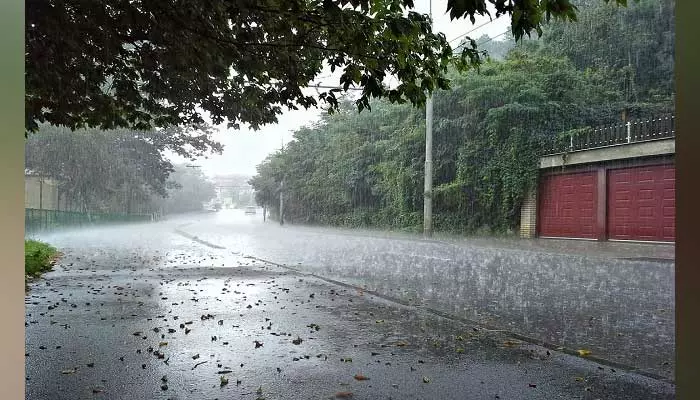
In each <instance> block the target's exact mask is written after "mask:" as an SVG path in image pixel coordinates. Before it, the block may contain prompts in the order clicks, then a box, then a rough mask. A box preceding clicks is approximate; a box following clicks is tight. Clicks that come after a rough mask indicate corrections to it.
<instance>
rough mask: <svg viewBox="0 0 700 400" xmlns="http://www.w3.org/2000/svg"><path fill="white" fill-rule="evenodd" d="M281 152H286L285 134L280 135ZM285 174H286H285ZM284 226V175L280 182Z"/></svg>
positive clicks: (281, 223) (281, 214)
mask: <svg viewBox="0 0 700 400" xmlns="http://www.w3.org/2000/svg"><path fill="white" fill-rule="evenodd" d="M280 144H281V148H280V152H283V151H284V132H282V133H281V134H280ZM283 174H284V172H283ZM282 225H284V175H283V176H282V182H280V226H282Z"/></svg>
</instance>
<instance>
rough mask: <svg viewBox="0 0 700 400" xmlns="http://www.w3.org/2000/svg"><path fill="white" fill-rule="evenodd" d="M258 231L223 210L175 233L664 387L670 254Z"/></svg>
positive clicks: (669, 373) (671, 336)
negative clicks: (570, 352) (651, 378)
mask: <svg viewBox="0 0 700 400" xmlns="http://www.w3.org/2000/svg"><path fill="white" fill-rule="evenodd" d="M261 219H262V217H261V216H260V215H257V216H245V215H243V214H242V213H241V212H240V211H237V210H225V211H222V212H220V213H217V214H212V215H205V216H198V217H191V218H189V219H183V220H182V221H178V222H177V224H178V225H179V226H180V229H181V230H183V231H185V232H187V233H189V234H192V235H195V236H197V237H198V238H200V239H203V240H205V241H208V242H210V243H212V244H215V245H218V246H222V247H226V248H228V249H233V250H235V251H238V252H240V253H241V254H245V255H250V256H254V257H258V258H260V259H263V260H269V261H273V262H277V263H280V264H286V265H289V266H293V267H296V268H298V269H299V270H302V271H305V272H310V273H315V274H318V275H321V276H324V277H328V278H332V279H336V280H339V281H342V282H346V283H349V284H353V285H358V286H363V287H365V288H366V289H368V290H371V291H375V292H377V293H379V294H382V295H385V296H390V297H391V298H394V299H396V300H399V301H401V302H403V303H407V304H412V305H416V306H422V307H427V308H431V309H434V310H437V311H440V312H443V313H447V314H449V315H452V316H455V317H458V318H464V319H467V320H470V321H475V322H479V323H482V324H486V325H491V326H494V327H498V328H501V329H508V330H511V331H513V332H517V333H519V334H522V335H525V336H527V337H529V338H531V339H533V340H536V341H542V342H546V343H551V344H554V345H557V346H563V347H566V348H567V349H581V348H585V349H590V350H592V351H593V353H594V354H595V355H596V356H598V357H601V358H603V359H607V360H610V361H612V362H617V363H622V364H625V365H628V366H631V367H634V368H638V369H639V370H640V371H643V372H646V373H650V374H653V375H658V376H662V377H666V378H669V379H672V377H673V374H674V358H675V355H674V351H675V323H674V312H675V311H674V263H673V261H672V259H671V260H670V262H669V261H668V260H667V258H669V257H672V256H673V247H672V246H664V245H661V246H659V245H657V246H649V245H633V244H620V243H591V242H580V241H503V240H501V241H497V240H493V241H488V240H483V239H473V240H468V241H461V242H455V241H421V240H412V239H411V238H410V237H408V236H406V235H384V237H382V236H377V235H369V234H362V233H358V234H354V233H351V232H348V231H342V230H332V229H324V228H305V227H295V226H289V225H287V226H284V227H280V226H279V225H277V224H275V223H270V222H268V223H262V221H261ZM172 223H176V222H174V221H173V222H172Z"/></svg>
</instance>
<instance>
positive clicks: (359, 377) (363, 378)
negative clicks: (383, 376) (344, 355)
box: [355, 374, 369, 381]
mask: <svg viewBox="0 0 700 400" xmlns="http://www.w3.org/2000/svg"><path fill="white" fill-rule="evenodd" d="M355 380H356V381H368V380H369V378H368V377H366V376H364V375H361V374H357V375H355Z"/></svg>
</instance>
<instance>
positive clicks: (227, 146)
mask: <svg viewBox="0 0 700 400" xmlns="http://www.w3.org/2000/svg"><path fill="white" fill-rule="evenodd" d="M431 2H432V10H433V21H434V23H433V26H434V28H433V30H434V31H435V32H443V33H444V34H445V37H446V38H447V40H448V41H452V40H453V39H457V40H455V41H454V42H451V43H450V44H451V45H452V46H453V47H455V46H456V45H457V44H458V43H459V39H458V38H459V37H460V36H461V35H463V34H464V33H466V32H468V31H471V30H472V29H474V28H477V27H478V28H477V29H474V30H473V31H472V32H470V33H469V36H470V37H471V38H472V39H477V38H479V37H480V36H482V35H484V34H487V35H489V36H490V37H494V36H498V35H501V34H502V33H503V32H505V31H507V30H508V29H509V22H510V21H509V19H508V18H507V17H501V18H499V19H494V20H493V21H492V22H489V18H488V17H477V18H476V22H475V23H474V24H473V25H472V23H471V21H469V20H468V19H462V20H458V21H450V17H449V15H448V14H447V13H446V12H445V11H446V10H447V0H416V1H415V5H416V7H415V9H414V11H417V12H421V13H428V12H429V11H430V3H431ZM480 25H483V26H481V27H479V26H480ZM339 76H340V72H339V71H336V73H335V74H331V73H330V72H329V71H327V72H322V73H321V74H320V75H319V77H318V78H317V80H316V81H315V82H316V83H320V84H322V85H332V86H335V85H338V83H339V79H338V77H339ZM389 83H391V82H389ZM307 91H311V93H312V92H313V89H307ZM322 112H324V111H322V110H318V109H309V110H304V109H300V110H295V111H287V112H285V113H284V114H282V115H280V116H279V118H278V123H277V124H274V125H267V126H264V127H262V128H261V129H259V130H258V131H253V130H249V129H246V128H245V127H241V129H240V130H234V129H228V128H227V127H226V125H225V124H223V125H221V126H218V131H217V133H216V134H215V135H214V139H215V140H217V141H218V142H220V143H221V144H223V145H224V151H223V153H222V154H221V155H218V154H217V155H210V156H208V157H207V158H201V159H198V160H196V161H195V162H187V163H188V164H194V165H198V166H200V167H201V168H202V171H203V172H204V173H205V174H206V175H208V176H210V177H213V176H216V175H229V174H241V175H249V176H253V175H255V172H256V171H255V167H256V166H257V165H258V164H260V163H261V162H262V161H263V160H264V159H265V157H267V156H268V155H269V154H270V153H273V152H275V151H277V150H279V149H280V148H281V147H282V143H287V142H289V141H290V140H292V133H293V132H294V131H295V130H297V129H299V128H301V127H302V126H305V125H310V124H311V123H313V122H314V121H316V120H318V118H319V115H320V114H321V113H322ZM166 156H167V157H168V158H169V159H171V160H172V161H173V162H175V163H185V162H186V161H185V160H184V159H181V158H179V157H177V156H175V155H174V154H166Z"/></svg>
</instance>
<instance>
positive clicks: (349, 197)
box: [25, 0, 676, 400]
mask: <svg viewBox="0 0 700 400" xmlns="http://www.w3.org/2000/svg"><path fill="white" fill-rule="evenodd" d="M574 3H575V4H576V5H577V6H578V8H579V9H578V11H577V12H578V18H577V21H575V22H572V21H568V22H567V21H562V20H558V19H553V20H552V21H551V22H549V23H547V24H545V25H543V33H542V35H541V36H540V37H538V35H537V33H536V32H533V34H532V35H531V36H530V37H528V36H527V35H525V36H524V37H523V38H521V39H519V40H515V37H514V34H513V31H512V30H511V20H510V18H509V16H508V15H504V16H498V17H497V18H496V15H493V18H489V17H487V16H481V17H479V18H477V19H476V21H475V22H473V23H472V22H469V21H468V20H466V23H465V21H461V23H457V22H456V21H451V20H450V16H449V15H448V14H445V13H444V10H445V9H446V6H447V1H435V2H429V1H427V0H426V1H418V2H416V9H417V11H419V12H420V13H426V14H427V13H429V12H432V13H434V15H433V25H432V26H433V28H432V29H433V31H434V32H442V34H444V35H445V38H446V41H447V42H448V43H449V44H450V45H451V46H452V48H453V49H455V52H458V51H460V50H464V49H466V51H467V52H468V51H469V50H468V49H469V48H470V46H471V45H472V39H473V43H474V44H476V46H477V48H478V50H479V51H483V52H484V53H483V54H481V56H480V57H481V61H480V65H479V66H478V68H476V67H471V68H467V69H464V70H460V69H459V68H456V67H450V68H449V69H448V70H447V72H446V74H445V76H446V78H448V79H449V80H450V88H449V89H439V90H435V91H434V92H433V93H432V96H430V98H429V99H428V100H427V101H428V104H429V106H428V107H426V106H424V105H417V106H414V105H412V104H411V103H410V102H404V103H398V102H392V101H390V99H389V98H371V99H370V101H369V103H368V104H369V107H364V106H363V107H364V108H365V109H364V110H361V111H360V112H358V109H357V108H358V104H360V100H359V99H361V96H362V93H363V92H362V91H361V90H358V88H356V87H352V86H351V87H350V88H349V89H345V90H341V89H342V88H343V85H342V84H341V85H340V86H338V82H339V80H340V79H342V78H341V74H340V72H341V71H332V70H331V68H330V67H329V66H328V65H324V66H322V67H319V68H318V71H317V72H318V73H317V74H316V78H315V80H314V81H313V82H311V83H309V84H305V85H303V93H304V94H305V95H308V96H317V97H319V96H321V93H322V92H323V91H324V90H328V89H338V90H339V94H338V109H337V110H335V112H328V111H327V109H324V107H323V106H320V105H319V107H310V108H308V109H306V108H304V107H299V109H297V110H293V109H289V110H287V109H285V110H284V111H283V112H282V113H281V114H280V115H279V116H278V117H277V121H276V122H272V123H267V124H263V125H262V126H261V127H260V129H259V130H258V129H254V128H255V127H254V126H253V125H254V124H252V123H250V124H246V123H242V124H240V126H230V125H227V124H226V123H219V122H220V121H217V120H216V119H217V118H216V116H215V115H212V114H207V112H205V111H203V110H202V115H204V116H205V117H204V121H203V122H197V123H196V124H190V125H189V126H185V125H183V126H172V125H167V126H164V127H157V128H154V129H141V128H138V129H137V128H124V127H108V126H102V127H99V126H91V127H84V128H78V129H71V128H68V127H67V126H65V125H56V124H52V123H49V122H47V121H48V120H42V121H39V122H38V123H37V126H36V130H35V131H33V132H31V133H30V134H28V135H27V139H26V143H25V232H26V233H25V239H26V241H25V254H27V260H32V262H34V260H39V259H42V257H43V261H41V262H43V265H38V264H37V265H33V266H32V268H38V269H32V270H31V271H30V270H29V268H30V267H29V261H26V264H27V265H26V266H25V268H26V270H27V274H26V276H27V279H26V295H25V332H26V336H25V356H26V363H25V375H26V382H25V388H26V389H25V390H26V398H27V399H56V400H61V399H78V398H80V399H83V398H90V399H93V398H105V399H112V398H128V399H187V398H197V399H224V398H241V399H251V400H262V399H268V400H270V399H289V398H299V399H334V398H352V399H439V398H444V399H463V398H470V399H471V398H474V399H591V400H592V399H602V398H612V399H673V398H675V383H674V376H675V368H676V366H675V329H676V323H675V317H674V314H675V294H674V279H675V275H674V267H675V256H674V252H675V245H674V243H675V167H674V154H675V131H674V86H673V70H674V65H673V51H674V40H675V39H674V29H675V27H674V23H675V21H674V15H673V12H674V1H672V0H664V1H651V0H642V1H640V2H638V3H634V2H630V4H628V5H627V6H626V7H621V6H617V5H615V4H608V3H606V2H602V1H589V0H585V1H584V0H579V1H575V2H574ZM613 3H614V2H613ZM431 4H432V5H431ZM492 8H493V6H492V5H489V10H491V11H492V12H494V11H495V10H493V9H492ZM367 40H370V39H367ZM377 40H379V39H377ZM299 51H301V50H299ZM465 54H466V53H465ZM164 57H165V56H164ZM270 68H273V67H270ZM144 79H145V78H144ZM232 79H233V78H232ZM247 79H250V81H253V80H254V79H261V78H260V77H249V78H247ZM381 83H382V84H383V85H386V86H387V87H389V88H394V89H395V88H398V87H400V85H402V84H403V82H401V81H400V78H399V77H398V76H395V75H391V74H389V75H387V76H386V77H384V80H383V81H382V82H381ZM111 85H112V84H111V83H110V86H111ZM115 90H117V89H115ZM119 90H122V89H119ZM202 107H203V106H202ZM241 115H242V114H241ZM260 115H262V111H261V114H260ZM261 118H262V117H261ZM426 137H429V138H431V139H430V141H428V145H427V146H426ZM431 143H432V146H431ZM426 170H427V171H432V174H429V175H430V177H429V179H426ZM27 246H35V247H27ZM36 246H38V247H36ZM36 248H38V249H40V250H35V249H36ZM28 249H30V250H28ZM37 262H38V261H37Z"/></svg>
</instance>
